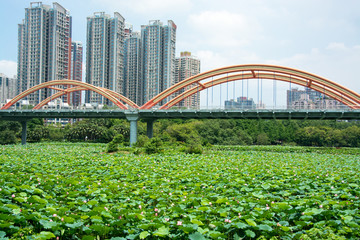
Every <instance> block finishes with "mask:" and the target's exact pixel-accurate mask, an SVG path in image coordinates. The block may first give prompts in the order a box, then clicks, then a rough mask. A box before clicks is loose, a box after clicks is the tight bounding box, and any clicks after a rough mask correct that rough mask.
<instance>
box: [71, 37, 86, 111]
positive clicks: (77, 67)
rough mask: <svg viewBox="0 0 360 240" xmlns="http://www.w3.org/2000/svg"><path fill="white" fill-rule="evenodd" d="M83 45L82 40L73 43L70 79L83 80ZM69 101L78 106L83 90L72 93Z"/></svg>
mask: <svg viewBox="0 0 360 240" xmlns="http://www.w3.org/2000/svg"><path fill="white" fill-rule="evenodd" d="M82 59H83V45H82V43H81V42H72V43H71V68H70V69H71V73H70V79H71V80H76V81H80V82H81V81H82V64H83V61H82ZM69 103H70V104H71V105H72V106H74V107H78V106H79V105H80V104H81V91H77V92H73V93H71V94H70V99H69Z"/></svg>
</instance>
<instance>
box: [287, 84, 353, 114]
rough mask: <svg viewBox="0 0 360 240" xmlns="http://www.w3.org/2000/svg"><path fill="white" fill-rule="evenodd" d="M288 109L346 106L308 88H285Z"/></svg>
mask: <svg viewBox="0 0 360 240" xmlns="http://www.w3.org/2000/svg"><path fill="white" fill-rule="evenodd" d="M287 108H288V109H342V108H346V106H345V105H344V104H342V103H341V102H339V101H337V100H335V99H332V98H330V97H328V96H326V95H325V94H323V93H320V92H317V91H315V90H312V89H310V88H305V89H304V90H299V89H297V88H292V89H291V90H287Z"/></svg>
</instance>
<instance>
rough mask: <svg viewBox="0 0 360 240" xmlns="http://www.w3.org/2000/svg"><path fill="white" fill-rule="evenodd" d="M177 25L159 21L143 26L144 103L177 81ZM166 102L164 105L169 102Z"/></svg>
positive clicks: (171, 22)
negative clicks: (164, 23)
mask: <svg viewBox="0 0 360 240" xmlns="http://www.w3.org/2000/svg"><path fill="white" fill-rule="evenodd" d="M176 29H177V27H176V25H175V23H174V22H173V21H171V20H169V21H168V25H163V23H162V22H160V21H159V20H154V21H150V22H149V25H143V26H141V45H142V46H141V52H142V56H141V57H142V79H143V84H144V85H143V86H144V89H143V97H144V102H147V101H149V100H150V99H152V98H153V97H155V96H156V95H158V94H159V93H160V92H162V91H164V90H165V89H167V88H169V87H170V86H172V85H173V84H174V81H175V44H176ZM167 101H168V99H166V100H164V101H163V103H165V102H167Z"/></svg>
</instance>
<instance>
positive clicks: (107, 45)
mask: <svg viewBox="0 0 360 240" xmlns="http://www.w3.org/2000/svg"><path fill="white" fill-rule="evenodd" d="M124 25H125V19H124V18H123V17H122V16H121V15H120V14H119V13H117V12H115V13H114V17H110V15H107V14H105V13H104V12H99V13H94V16H92V17H88V18H87V43H86V82H87V83H90V84H92V85H94V86H97V87H102V88H107V89H110V90H112V91H115V92H118V93H121V94H123V84H124V81H123V77H124V76H123V68H124V66H123V55H124V54H123V45H124ZM85 101H86V102H87V103H92V104H111V102H109V101H108V100H107V99H105V98H104V97H102V96H101V95H99V94H97V93H95V92H90V91H86V96H85Z"/></svg>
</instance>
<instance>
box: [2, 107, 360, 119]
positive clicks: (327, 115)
mask: <svg viewBox="0 0 360 240" xmlns="http://www.w3.org/2000/svg"><path fill="white" fill-rule="evenodd" d="M130 115H131V116H134V115H137V116H138V117H139V119H171V118H172V119H175V118H178V119H179V118H180V119H299V120H306V119H309V120H321V119H338V120H360V110H351V109H347V110H289V109H286V110H285V109H280V110H278V109H277V110H276V109H275V110H267V109H262V110H260V109H258V110H120V109H119V110H1V111H0V120H12V121H22V120H26V119H31V118H119V119H121V118H122V119H126V118H127V117H128V116H130Z"/></svg>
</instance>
